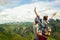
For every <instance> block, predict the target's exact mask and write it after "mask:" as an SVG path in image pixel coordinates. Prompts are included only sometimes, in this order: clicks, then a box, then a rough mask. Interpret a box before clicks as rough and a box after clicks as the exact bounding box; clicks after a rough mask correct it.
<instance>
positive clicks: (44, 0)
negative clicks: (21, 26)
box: [0, 0, 60, 23]
mask: <svg viewBox="0 0 60 40" xmlns="http://www.w3.org/2000/svg"><path fill="white" fill-rule="evenodd" d="M34 7H36V11H37V13H38V14H39V15H40V16H41V18H42V17H43V16H44V15H48V16H49V17H50V16H51V15H52V14H53V13H55V12H57V15H56V16H55V17H54V19H60V18H59V17H60V14H59V13H60V0H0V23H8V22H33V21H34V18H35V16H36V15H35V14H34Z"/></svg>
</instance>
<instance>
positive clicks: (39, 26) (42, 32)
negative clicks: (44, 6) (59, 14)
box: [34, 8, 56, 40]
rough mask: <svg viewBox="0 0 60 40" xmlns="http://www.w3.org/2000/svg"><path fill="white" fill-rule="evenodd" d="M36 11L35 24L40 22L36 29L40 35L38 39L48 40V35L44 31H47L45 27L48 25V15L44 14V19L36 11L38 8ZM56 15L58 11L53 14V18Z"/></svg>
mask: <svg viewBox="0 0 60 40" xmlns="http://www.w3.org/2000/svg"><path fill="white" fill-rule="evenodd" d="M34 12H35V14H36V18H35V22H34V25H37V24H38V27H37V28H36V30H35V32H36V34H37V36H38V38H37V40H47V39H48V36H46V35H45V34H44V33H45V27H46V25H47V20H48V16H44V17H43V19H41V18H40V16H39V15H38V14H37V12H36V8H34ZM55 15H56V13H54V14H53V15H52V16H51V18H53V17H54V16H55ZM42 23H43V25H42Z"/></svg>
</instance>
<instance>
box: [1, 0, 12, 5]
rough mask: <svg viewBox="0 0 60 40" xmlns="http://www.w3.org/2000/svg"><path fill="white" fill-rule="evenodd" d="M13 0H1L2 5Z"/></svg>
mask: <svg viewBox="0 0 60 40" xmlns="http://www.w3.org/2000/svg"><path fill="white" fill-rule="evenodd" d="M10 1H11V0H0V5H5V4H8V3H9V2H10Z"/></svg>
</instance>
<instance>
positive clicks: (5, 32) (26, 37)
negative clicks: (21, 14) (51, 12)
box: [0, 19, 60, 40]
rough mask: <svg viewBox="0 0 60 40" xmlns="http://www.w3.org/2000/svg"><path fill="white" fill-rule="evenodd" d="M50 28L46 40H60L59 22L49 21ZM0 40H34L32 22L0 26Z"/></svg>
mask: <svg viewBox="0 0 60 40" xmlns="http://www.w3.org/2000/svg"><path fill="white" fill-rule="evenodd" d="M49 26H50V27H51V28H52V32H51V35H50V36H49V38H48V40H59V39H60V30H59V29H60V20H58V19H56V20H53V19H51V20H50V23H49ZM0 40H34V35H33V22H20V23H19V22H17V23H15V22H14V23H5V24H0Z"/></svg>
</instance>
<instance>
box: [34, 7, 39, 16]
mask: <svg viewBox="0 0 60 40" xmlns="http://www.w3.org/2000/svg"><path fill="white" fill-rule="evenodd" d="M34 12H35V14H36V16H39V15H38V14H37V12H36V7H35V8H34Z"/></svg>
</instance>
